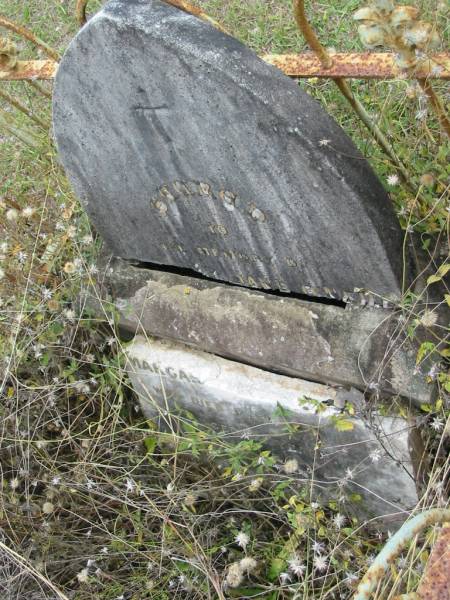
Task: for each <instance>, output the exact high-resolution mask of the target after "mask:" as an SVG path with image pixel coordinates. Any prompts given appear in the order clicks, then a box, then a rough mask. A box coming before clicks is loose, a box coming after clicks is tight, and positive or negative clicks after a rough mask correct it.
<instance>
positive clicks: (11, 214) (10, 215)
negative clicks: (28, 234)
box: [6, 208, 19, 221]
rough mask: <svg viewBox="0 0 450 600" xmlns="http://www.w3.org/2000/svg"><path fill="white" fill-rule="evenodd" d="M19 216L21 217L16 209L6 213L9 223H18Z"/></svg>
mask: <svg viewBox="0 0 450 600" xmlns="http://www.w3.org/2000/svg"><path fill="white" fill-rule="evenodd" d="M18 216H19V213H18V212H17V210H16V209H15V208H10V209H9V210H7V211H6V219H7V220H8V221H16V220H17V217H18Z"/></svg>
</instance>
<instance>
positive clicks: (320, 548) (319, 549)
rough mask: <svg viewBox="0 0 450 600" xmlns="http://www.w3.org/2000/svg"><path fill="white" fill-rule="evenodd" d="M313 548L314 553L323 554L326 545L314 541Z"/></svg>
mask: <svg viewBox="0 0 450 600" xmlns="http://www.w3.org/2000/svg"><path fill="white" fill-rule="evenodd" d="M312 549H313V552H314V554H321V553H322V552H323V551H324V550H325V546H324V545H323V544H322V542H317V541H316V542H314V544H313V546H312Z"/></svg>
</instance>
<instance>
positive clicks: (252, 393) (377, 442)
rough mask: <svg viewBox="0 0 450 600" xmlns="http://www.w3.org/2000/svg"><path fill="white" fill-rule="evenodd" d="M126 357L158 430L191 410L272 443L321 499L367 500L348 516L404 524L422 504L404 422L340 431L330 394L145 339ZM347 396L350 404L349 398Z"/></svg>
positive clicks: (375, 420) (376, 420)
mask: <svg viewBox="0 0 450 600" xmlns="http://www.w3.org/2000/svg"><path fill="white" fill-rule="evenodd" d="M127 355H128V367H127V369H128V372H129V376H130V379H131V382H132V384H133V387H134V389H135V390H136V391H137V393H138V395H139V398H140V402H141V405H142V408H143V410H144V412H145V414H146V415H147V416H148V417H149V418H152V419H156V420H159V423H160V426H162V427H167V426H170V423H172V426H173V421H171V418H172V415H174V414H176V412H177V410H179V409H185V410H188V411H189V412H190V413H191V414H193V415H194V416H195V418H196V419H197V420H198V421H199V422H200V423H208V424H209V425H210V426H211V427H212V428H214V429H216V430H217V431H219V432H226V433H228V434H230V435H231V437H233V438H235V439H240V438H242V437H244V438H250V439H261V438H264V439H267V443H268V445H269V447H270V448H272V450H273V452H274V453H275V454H276V455H277V456H278V457H279V458H280V460H284V459H286V458H296V459H297V461H298V463H299V472H298V473H296V474H295V475H293V477H295V478H297V479H298V480H299V483H302V482H303V483H308V484H310V483H311V480H312V479H313V480H314V488H315V495H316V497H318V498H329V497H335V498H336V497H339V496H341V494H342V492H343V490H345V491H347V492H350V493H354V492H356V493H357V494H360V495H361V496H362V498H363V500H362V502H361V503H356V504H355V505H349V510H350V511H353V512H354V513H355V514H358V515H359V516H361V517H363V518H371V517H379V516H386V515H391V516H392V517H393V518H394V520H395V519H404V518H406V516H407V514H408V513H407V511H408V510H409V509H411V508H412V507H414V506H415V505H416V503H417V500H418V498H417V493H416V487H415V483H414V477H413V465H412V464H411V458H410V450H409V447H408V443H410V442H411V440H412V439H413V436H411V435H410V432H411V425H410V424H408V422H407V421H406V420H405V419H403V418H398V417H392V416H391V417H388V416H380V415H378V414H372V415H371V419H370V422H369V421H365V420H364V419H363V418H362V417H361V416H358V417H355V418H353V419H352V424H353V429H352V430H351V431H350V430H349V431H338V430H337V429H336V425H335V421H336V418H338V417H339V415H340V414H341V411H340V409H339V408H338V407H337V406H336V405H335V404H340V403H341V402H340V400H339V398H338V395H339V393H340V392H337V391H336V390H335V389H333V388H332V387H329V386H324V385H321V384H314V383H311V382H308V381H304V380H301V379H296V378H291V377H285V376H282V375H276V374H273V373H268V372H266V371H262V370H260V369H257V368H254V367H250V366H247V365H243V364H240V363H236V362H233V361H230V360H226V359H223V358H220V357H218V356H214V355H211V354H207V353H205V352H200V351H197V350H193V349H191V348H188V347H187V346H185V345H182V344H177V343H174V342H169V341H167V340H166V341H157V340H156V339H146V338H144V337H141V336H138V337H137V338H136V339H135V340H134V342H133V344H132V345H130V346H129V347H128V349H127ZM347 397H348V398H349V399H350V400H351V394H348V396H347ZM341 400H342V399H341ZM280 406H281V407H282V408H283V416H280ZM318 407H320V409H321V410H318ZM277 409H278V412H277ZM276 414H278V416H276ZM287 422H289V423H295V424H296V425H299V426H300V428H299V431H298V433H296V434H288V432H287V428H286V423H287ZM384 523H387V520H384Z"/></svg>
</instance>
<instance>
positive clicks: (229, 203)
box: [54, 0, 402, 298]
mask: <svg viewBox="0 0 450 600" xmlns="http://www.w3.org/2000/svg"><path fill="white" fill-rule="evenodd" d="M54 130H55V135H56V140H57V144H58V149H59V153H60V156H61V160H62V163H63V165H64V167H65V169H66V171H67V173H68V175H69V177H70V179H71V181H72V183H73V185H74V187H75V190H76V192H77V194H78V196H79V197H80V199H81V200H82V202H83V203H84V204H85V206H86V209H87V211H88V213H89V215H90V216H91V218H92V220H93V222H94V224H95V227H96V228H97V229H98V231H99V232H100V233H101V235H102V236H103V238H104V239H105V240H106V241H107V243H108V245H109V246H110V248H111V249H112V250H113V252H114V253H115V254H116V255H117V256H120V257H122V258H125V259H128V260H135V261H143V262H147V263H156V264H160V265H174V266H178V267H182V268H188V269H192V270H195V271H196V272H198V273H202V274H204V275H206V276H208V277H210V278H214V279H217V280H223V281H228V282H233V283H238V284H241V285H244V286H246V287H253V288H261V289H273V290H281V291H289V290H290V291H293V292H300V293H306V294H308V295H316V296H326V295H335V296H338V297H341V298H342V297H344V295H345V293H346V292H350V293H351V292H353V291H354V289H355V288H365V289H369V290H371V291H372V292H375V293H376V294H380V295H382V296H383V297H388V296H389V297H395V298H398V297H399V296H400V292H401V289H400V288H401V283H400V282H401V272H402V251H401V244H402V236H401V232H400V229H399V225H398V223H397V220H396V217H395V215H394V213H393V210H392V207H391V203H390V200H389V198H388V196H387V194H386V193H385V191H384V190H383V187H382V186H381V184H380V182H379V181H378V180H377V178H376V177H375V175H374V173H373V172H372V171H371V169H370V167H369V165H368V163H367V161H366V160H365V159H364V158H363V156H362V155H361V154H360V153H359V151H358V150H357V149H356V147H355V146H354V145H353V143H352V142H351V141H350V140H349V138H348V137H347V136H346V135H345V134H344V132H343V131H342V130H341V129H340V127H338V125H337V124H336V123H335V122H334V121H333V119H332V118H331V117H330V116H329V115H328V114H327V113H326V112H325V111H324V110H323V109H322V108H321V107H320V105H319V104H318V103H317V102H316V101H315V100H313V99H312V98H311V97H310V96H308V94H306V93H304V92H303V91H302V90H301V89H300V87H299V86H298V84H297V83H295V82H294V81H291V80H290V79H289V78H287V77H285V76H284V75H283V74H282V73H281V72H280V71H278V70H277V69H275V68H274V67H271V66H269V65H267V64H265V63H264V62H263V61H262V60H260V59H259V58H258V57H257V56H256V55H255V54H254V53H253V52H252V51H251V50H249V49H248V48H246V47H245V46H243V45H242V44H241V43H240V42H238V41H237V40H235V39H234V38H232V37H229V36H227V35H225V34H223V33H221V32H219V31H217V30H216V29H214V28H213V27H212V26H211V25H209V24H208V23H205V22H203V21H200V20H198V19H196V18H195V17H193V16H192V15H189V14H187V13H185V12H182V11H179V10H178V9H176V8H174V7H173V6H169V5H167V4H165V3H164V2H158V1H156V0H154V1H152V0H132V1H131V0H127V1H125V0H115V1H112V2H109V3H108V4H107V6H106V7H105V8H104V9H103V10H102V11H100V12H99V13H98V14H97V15H96V16H95V17H93V18H92V19H91V20H90V21H89V23H88V24H87V25H86V26H85V27H84V28H83V29H82V30H81V31H80V32H79V33H78V35H77V36H76V37H75V39H74V40H73V41H72V43H71V44H70V46H69V48H68V50H67V52H66V54H65V56H64V58H63V60H62V62H61V65H60V67H59V70H58V74H57V77H56V82H55V91H54Z"/></svg>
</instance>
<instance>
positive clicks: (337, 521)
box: [333, 513, 345, 529]
mask: <svg viewBox="0 0 450 600" xmlns="http://www.w3.org/2000/svg"><path fill="white" fill-rule="evenodd" d="M333 523H334V526H335V527H336V529H341V527H342V526H343V525H344V523H345V517H344V515H341V514H340V513H337V514H336V515H335V516H334V519H333Z"/></svg>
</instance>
